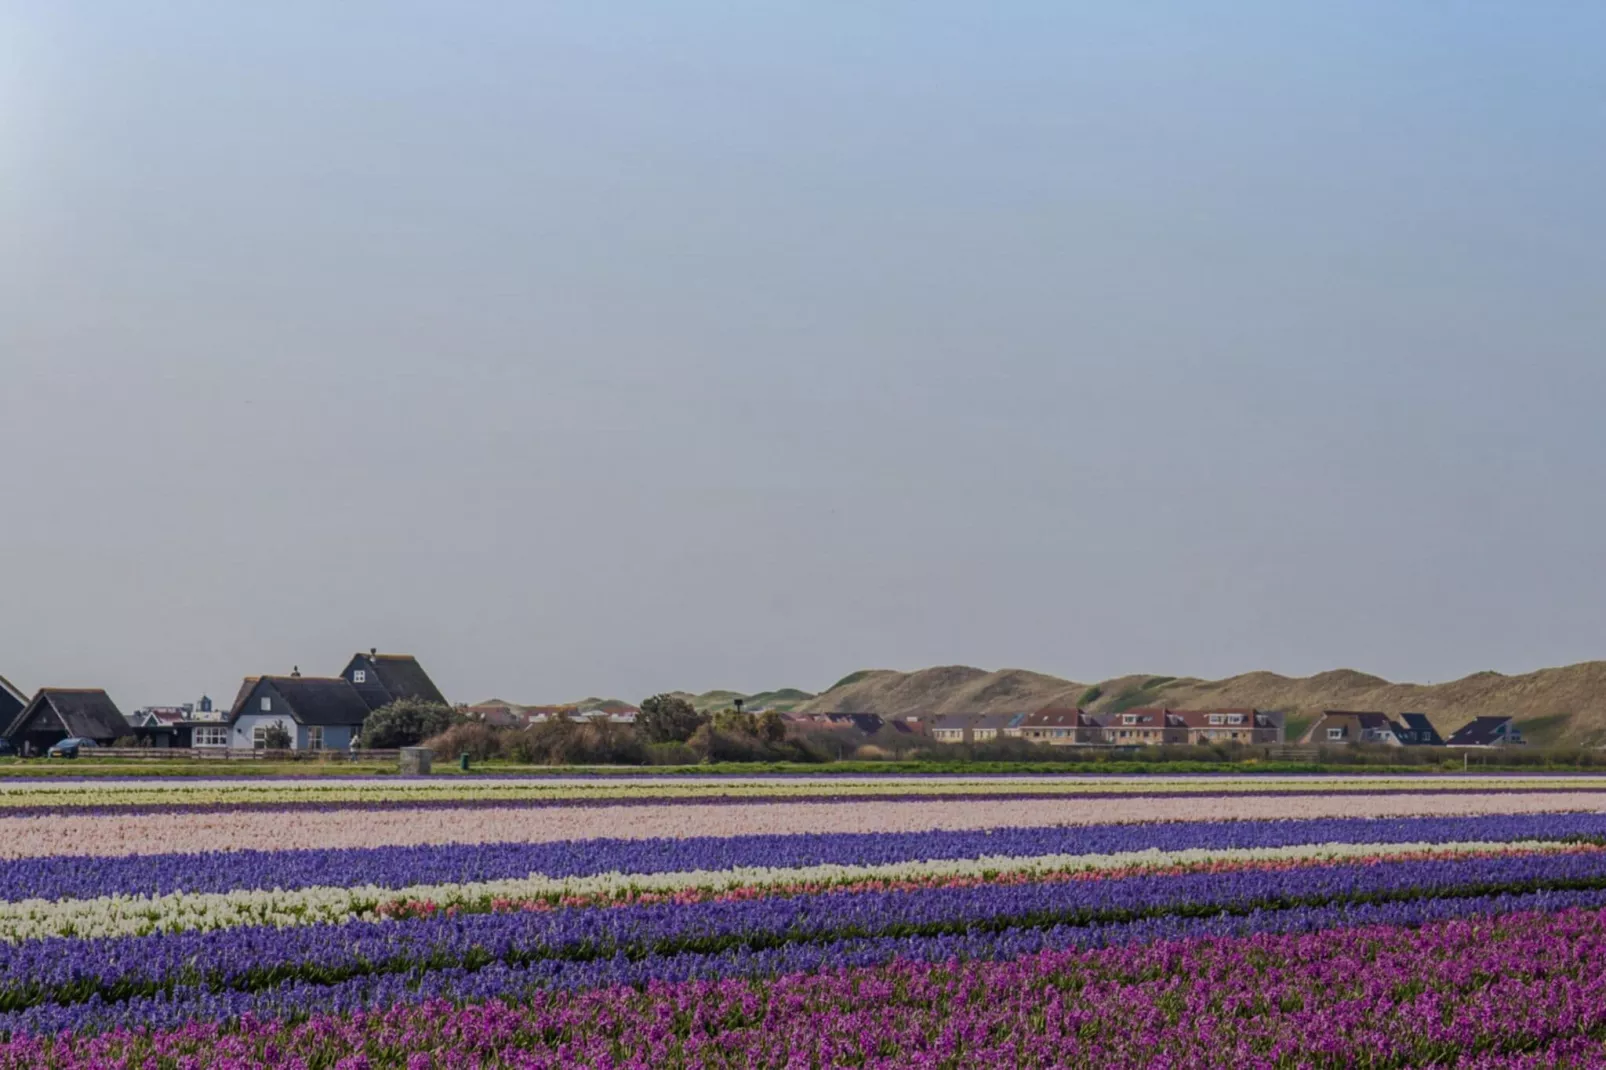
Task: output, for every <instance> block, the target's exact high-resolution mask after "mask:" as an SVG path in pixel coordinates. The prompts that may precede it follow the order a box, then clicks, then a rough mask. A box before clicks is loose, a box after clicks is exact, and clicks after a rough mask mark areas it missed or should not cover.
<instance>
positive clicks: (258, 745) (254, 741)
mask: <svg viewBox="0 0 1606 1070" xmlns="http://www.w3.org/2000/svg"><path fill="white" fill-rule="evenodd" d="M262 701H263V702H266V701H268V700H267V699H263V700H262ZM267 745H268V726H267V725H265V724H259V725H257V726H256V727H255V728H253V729H251V746H252V747H253V748H254V749H256V750H263V749H265V748H266V747H267Z"/></svg>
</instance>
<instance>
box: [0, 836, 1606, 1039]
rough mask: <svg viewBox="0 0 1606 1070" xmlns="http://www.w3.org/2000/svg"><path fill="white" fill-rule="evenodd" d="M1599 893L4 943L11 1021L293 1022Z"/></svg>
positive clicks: (1118, 894) (1196, 880) (959, 897)
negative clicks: (245, 1018) (545, 993)
mask: <svg viewBox="0 0 1606 1070" xmlns="http://www.w3.org/2000/svg"><path fill="white" fill-rule="evenodd" d="M1600 906H1606V854H1603V853H1601V852H1599V851H1590V852H1587V853H1577V854H1572V853H1561V854H1536V855H1519V856H1509V857H1481V858H1468V859H1460V860H1448V859H1431V860H1413V861H1393V862H1388V861H1384V862H1372V863H1368V864H1361V865H1353V864H1349V865H1322V866H1313V867H1299V868H1291V869H1282V870H1246V871H1237V872H1225V873H1220V872H1218V873H1189V874H1180V875H1165V876H1158V875H1157V876H1133V877H1127V878H1121V879H1111V880H1097V881H1071V882H1060V883H1028V884H1013V885H994V884H983V885H977V886H972V887H961V888H933V889H920V890H915V891H894V892H864V893H857V894H852V895H834V894H826V895H812V896H795V897H774V898H760V899H751V900H734V901H714V902H703V903H696V904H690V905H684V904H655V905H647V906H631V907H621V908H617V909H607V910H585V909H578V910H562V911H556V912H550V913H513V914H488V915H472V916H466V917H457V918H442V917H436V918H429V919H420V920H411V921H402V922H375V923H366V922H350V923H346V924H343V925H334V926H331V925H312V926H306V927H302V928H292V929H284V930H278V929H262V928H246V929H233V930H221V931H215V932H191V933H176V934H163V935H155V936H143V937H120V938H112V939H98V940H73V939H59V938H56V939H46V940H36V941H29V942H26V943H23V944H18V945H12V946H9V947H6V948H4V949H0V1006H3V1007H4V1008H5V1013H3V1014H0V1030H3V1031H4V1032H6V1033H8V1034H12V1035H17V1034H40V1033H53V1032H58V1031H62V1030H76V1031H96V1030H103V1029H107V1028H115V1027H118V1026H134V1025H145V1026H175V1025H180V1024H182V1023H185V1022H189V1021H195V1020H222V1019H235V1018H238V1017H240V1016H241V1015H255V1016H269V1017H295V1016H297V1015H304V1014H306V1013H307V1012H308V1011H310V1010H313V1009H322V1010H329V1009H346V1010H351V1009H357V1008H364V1007H375V1006H389V1005H393V1004H396V1003H402V1002H417V1001H419V1000H422V999H428V998H435V997H444V998H450V999H454V1000H465V1001H475V1000H485V999H491V998H513V999H522V998H526V997H527V996H529V995H530V994H531V993H533V992H536V991H539V990H541V989H549V988H556V989H586V988H593V987H598V986H606V985H612V984H634V985H639V984H644V983H647V982H650V981H654V980H657V981H665V980H669V981H674V980H686V979H691V978H720V977H730V976H757V977H767V976H775V975H781V974H787V973H792V972H799V971H805V972H806V971H810V970H815V969H819V968H821V967H823V966H830V965H839V964H843V963H857V964H860V965H864V964H874V963H881V962H886V961H888V960H890V959H892V958H895V957H902V958H915V959H921V960H925V961H943V960H946V959H949V958H953V957H960V958H965V959H977V960H1002V959H1009V958H1013V957H1018V956H1020V955H1022V954H1026V953H1030V952H1035V951H1041V950H1044V949H1064V948H1076V947H1088V946H1098V945H1106V944H1126V943H1133V942H1148V941H1152V940H1156V939H1173V938H1183V937H1197V936H1201V935H1230V934H1240V935H1241V934H1245V933H1257V932H1279V931H1289V930H1301V929H1310V928H1327V927H1343V926H1354V925H1357V924H1373V923H1378V924H1391V925H1401V924H1404V925H1416V924H1421V923H1423V922H1425V921H1431V920H1436V919H1444V918H1455V917H1466V916H1469V915H1483V914H1498V913H1505V912H1510V911H1513V910H1525V909H1547V910H1555V909H1562V908H1594V907H1600Z"/></svg>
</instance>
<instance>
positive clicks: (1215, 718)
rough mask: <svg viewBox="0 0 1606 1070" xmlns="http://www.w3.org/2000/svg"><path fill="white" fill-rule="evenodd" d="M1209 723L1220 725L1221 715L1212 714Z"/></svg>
mask: <svg viewBox="0 0 1606 1070" xmlns="http://www.w3.org/2000/svg"><path fill="white" fill-rule="evenodd" d="M1210 723H1211V724H1220V723H1221V714H1219V713H1212V714H1211V715H1210Z"/></svg>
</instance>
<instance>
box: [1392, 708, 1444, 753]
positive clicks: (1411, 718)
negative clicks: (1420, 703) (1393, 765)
mask: <svg viewBox="0 0 1606 1070" xmlns="http://www.w3.org/2000/svg"><path fill="white" fill-rule="evenodd" d="M1399 719H1400V731H1399V732H1398V733H1396V734H1397V735H1399V736H1400V742H1401V743H1404V744H1406V745H1407V746H1414V747H1442V746H1444V737H1442V736H1440V735H1439V730H1438V729H1437V728H1434V727H1433V722H1432V721H1430V720H1428V715H1427V714H1425V713H1402V714H1400V718H1399Z"/></svg>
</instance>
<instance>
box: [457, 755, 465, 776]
mask: <svg viewBox="0 0 1606 1070" xmlns="http://www.w3.org/2000/svg"><path fill="white" fill-rule="evenodd" d="M457 767H458V768H459V769H461V770H462V771H463V772H465V773H466V772H468V755H467V754H459V755H458V756H457Z"/></svg>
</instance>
